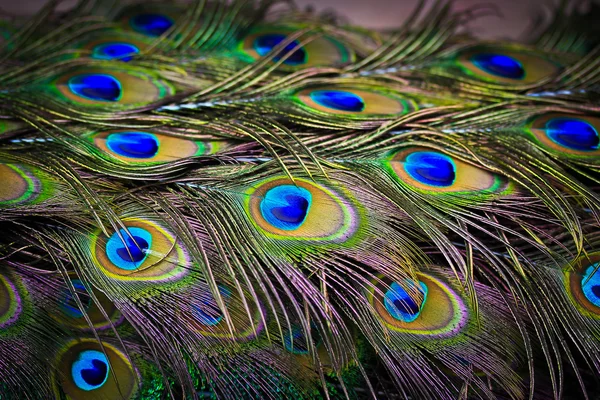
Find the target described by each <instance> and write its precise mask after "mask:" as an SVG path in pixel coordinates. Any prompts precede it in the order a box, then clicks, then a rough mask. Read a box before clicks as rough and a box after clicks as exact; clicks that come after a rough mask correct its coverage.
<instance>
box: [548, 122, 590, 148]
mask: <svg viewBox="0 0 600 400" xmlns="http://www.w3.org/2000/svg"><path fill="white" fill-rule="evenodd" d="M546 135H547V136H548V137H549V138H550V140H552V141H553V142H554V143H556V144H558V145H560V146H563V147H567V148H569V149H572V150H579V151H594V150H598V144H599V143H600V136H599V135H598V131H597V130H596V128H594V126H592V125H591V124H590V123H588V122H586V121H583V120H580V119H575V118H554V119H551V120H549V121H548V122H546Z"/></svg>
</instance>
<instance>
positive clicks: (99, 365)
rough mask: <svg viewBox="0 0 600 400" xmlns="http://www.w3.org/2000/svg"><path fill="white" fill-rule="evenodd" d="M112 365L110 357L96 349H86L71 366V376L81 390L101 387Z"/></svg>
mask: <svg viewBox="0 0 600 400" xmlns="http://www.w3.org/2000/svg"><path fill="white" fill-rule="evenodd" d="M109 371H110V366H109V363H108V359H107V358H106V356H105V355H104V353H101V352H99V351H96V350H84V351H82V352H81V353H79V355H78V356H77V359H76V360H75V362H73V365H72V366H71V378H73V382H75V385H77V387H78V388H79V389H81V390H84V391H86V392H87V391H90V390H96V389H99V388H101V387H102V386H103V385H104V384H105V383H106V381H107V380H108V376H109Z"/></svg>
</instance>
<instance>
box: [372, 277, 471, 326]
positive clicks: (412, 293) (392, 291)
mask: <svg viewBox="0 0 600 400" xmlns="http://www.w3.org/2000/svg"><path fill="white" fill-rule="evenodd" d="M416 278H417V279H418V283H417V282H416V281H414V280H411V279H406V280H405V281H404V282H394V281H390V280H387V279H385V278H380V279H378V280H375V281H373V285H372V287H371V288H370V290H369V292H368V299H369V302H370V304H371V305H372V306H373V308H374V310H375V312H376V313H377V315H378V316H379V318H380V320H381V322H382V324H383V325H384V326H385V327H387V328H388V329H390V330H392V331H395V332H404V333H411V334H415V335H434V336H451V335H454V334H456V333H457V332H458V331H460V330H461V329H462V328H463V327H464V326H465V324H466V322H467V318H468V313H467V309H466V307H465V304H464V302H463V300H462V299H461V298H460V296H459V295H458V294H457V293H456V292H455V291H454V290H452V289H451V288H450V287H449V286H448V285H447V284H446V283H445V282H443V281H442V280H440V279H438V278H436V277H434V276H432V275H428V274H425V273H422V272H419V273H417V274H416Z"/></svg>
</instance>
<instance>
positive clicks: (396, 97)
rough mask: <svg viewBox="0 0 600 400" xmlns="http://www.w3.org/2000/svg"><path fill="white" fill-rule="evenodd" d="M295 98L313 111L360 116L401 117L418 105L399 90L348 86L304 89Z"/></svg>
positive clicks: (360, 117)
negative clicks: (389, 90) (396, 91)
mask: <svg viewBox="0 0 600 400" xmlns="http://www.w3.org/2000/svg"><path fill="white" fill-rule="evenodd" d="M294 100H295V101H296V102H297V103H298V104H300V105H301V106H302V107H303V108H305V109H308V110H309V111H311V112H317V113H320V114H330V115H331V114H335V115H343V116H345V117H349V118H358V119H364V118H376V117H385V116H398V115H403V114H407V113H409V112H411V111H414V110H415V109H417V108H418V106H417V104H416V102H415V101H414V100H413V99H412V98H411V97H409V96H405V97H403V95H402V94H400V93H391V92H389V93H388V92H383V91H378V90H375V89H369V88H359V87H355V88H353V87H346V86H323V87H317V88H311V89H304V90H301V91H299V92H297V93H296V95H295V96H294Z"/></svg>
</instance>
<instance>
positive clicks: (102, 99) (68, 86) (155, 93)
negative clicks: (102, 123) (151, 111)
mask: <svg viewBox="0 0 600 400" xmlns="http://www.w3.org/2000/svg"><path fill="white" fill-rule="evenodd" d="M53 88H54V89H55V90H56V91H57V92H58V93H59V95H60V96H62V97H63V98H64V99H65V100H67V101H69V102H71V103H74V104H77V105H83V106H103V107H111V106H112V107H122V106H124V105H125V106H136V105H139V106H141V105H146V104H150V103H152V102H155V101H158V100H160V99H162V98H163V97H165V96H168V95H170V94H172V93H173V92H174V89H173V88H172V87H171V86H170V85H169V84H168V83H167V82H165V81H162V80H160V79H156V78H154V77H153V76H152V75H150V74H149V73H146V72H142V71H141V70H137V69H132V68H131V69H128V70H121V69H116V68H111V69H102V68H82V69H79V70H76V71H73V72H70V73H66V74H63V75H62V76H60V77H58V78H57V79H56V80H54V82H53Z"/></svg>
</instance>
